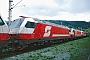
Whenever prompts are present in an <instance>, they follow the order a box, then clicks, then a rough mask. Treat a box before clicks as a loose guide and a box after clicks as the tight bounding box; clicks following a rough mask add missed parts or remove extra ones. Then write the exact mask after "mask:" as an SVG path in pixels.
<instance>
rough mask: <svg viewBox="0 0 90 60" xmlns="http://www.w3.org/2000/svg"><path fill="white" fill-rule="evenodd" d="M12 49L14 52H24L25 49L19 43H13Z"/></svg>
mask: <svg viewBox="0 0 90 60" xmlns="http://www.w3.org/2000/svg"><path fill="white" fill-rule="evenodd" d="M11 47H12V49H13V50H22V49H24V45H20V44H19V43H13V44H12V46H11Z"/></svg>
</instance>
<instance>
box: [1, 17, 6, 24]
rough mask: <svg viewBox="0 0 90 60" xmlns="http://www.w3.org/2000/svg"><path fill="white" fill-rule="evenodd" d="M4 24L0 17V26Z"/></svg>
mask: <svg viewBox="0 0 90 60" xmlns="http://www.w3.org/2000/svg"><path fill="white" fill-rule="evenodd" d="M4 24H5V23H4V22H3V20H2V18H1V17H0V25H4Z"/></svg>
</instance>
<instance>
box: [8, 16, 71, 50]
mask: <svg viewBox="0 0 90 60" xmlns="http://www.w3.org/2000/svg"><path fill="white" fill-rule="evenodd" d="M9 28H10V36H11V38H10V41H12V44H13V43H14V45H15V46H14V45H13V47H15V48H17V47H18V46H19V45H20V46H21V48H22V46H23V45H28V44H30V43H33V42H38V41H47V40H50V39H53V40H55V39H56V38H57V39H66V38H67V39H68V38H71V36H70V29H69V28H68V27H65V26H62V25H57V24H54V23H49V22H45V21H40V20H39V19H37V18H32V17H24V16H23V17H21V18H19V19H16V20H14V21H13V22H12V23H11V25H10V26H9ZM54 38H55V39H54ZM14 41H17V43H18V46H17V47H16V45H17V43H16V44H15V42H14Z"/></svg>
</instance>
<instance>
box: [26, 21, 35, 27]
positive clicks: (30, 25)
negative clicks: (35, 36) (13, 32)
mask: <svg viewBox="0 0 90 60" xmlns="http://www.w3.org/2000/svg"><path fill="white" fill-rule="evenodd" d="M35 26H36V23H35V22H29V21H27V23H26V25H25V27H26V28H35Z"/></svg>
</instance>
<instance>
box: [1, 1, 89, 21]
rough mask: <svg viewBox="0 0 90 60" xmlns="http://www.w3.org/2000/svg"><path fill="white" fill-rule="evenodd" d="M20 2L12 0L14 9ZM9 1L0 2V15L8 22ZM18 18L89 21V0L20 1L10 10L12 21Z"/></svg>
mask: <svg viewBox="0 0 90 60" xmlns="http://www.w3.org/2000/svg"><path fill="white" fill-rule="evenodd" d="M19 1H21V0H13V3H12V7H14V6H15V5H16V4H17V3H18V2H19ZM8 6H9V0H0V14H1V15H2V17H3V19H5V20H8ZM19 16H28V17H35V18H39V19H47V20H70V21H90V0H22V1H21V2H20V3H19V4H18V5H17V6H15V7H14V8H13V10H12V20H14V19H16V18H19Z"/></svg>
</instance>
